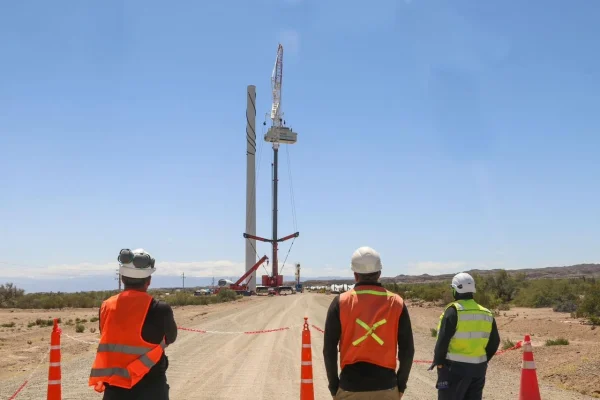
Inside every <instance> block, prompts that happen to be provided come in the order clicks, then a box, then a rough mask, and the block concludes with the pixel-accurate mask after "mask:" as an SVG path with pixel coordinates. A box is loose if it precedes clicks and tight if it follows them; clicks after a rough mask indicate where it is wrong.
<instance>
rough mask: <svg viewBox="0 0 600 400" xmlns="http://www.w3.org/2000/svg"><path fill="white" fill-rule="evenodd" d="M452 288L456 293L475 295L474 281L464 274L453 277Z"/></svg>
mask: <svg viewBox="0 0 600 400" xmlns="http://www.w3.org/2000/svg"><path fill="white" fill-rule="evenodd" d="M450 286H452V287H453V288H454V289H455V290H456V292H457V293H475V279H473V277H472V276H471V275H469V274H467V273H466V272H461V273H459V274H456V275H454V278H452V284H451V285H450Z"/></svg>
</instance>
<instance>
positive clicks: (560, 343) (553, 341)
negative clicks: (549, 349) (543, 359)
mask: <svg viewBox="0 0 600 400" xmlns="http://www.w3.org/2000/svg"><path fill="white" fill-rule="evenodd" d="M568 344H569V340H568V339H565V338H558V339H548V340H546V346H566V345H568Z"/></svg>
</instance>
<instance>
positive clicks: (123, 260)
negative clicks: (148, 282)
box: [117, 249, 156, 279]
mask: <svg viewBox="0 0 600 400" xmlns="http://www.w3.org/2000/svg"><path fill="white" fill-rule="evenodd" d="M117 260H118V261H119V264H120V266H119V273H120V274H121V275H123V276H126V277H129V278H137V279H143V278H147V277H149V276H150V275H152V274H153V273H154V272H155V271H156V268H154V262H155V260H154V257H152V255H150V253H148V252H147V251H146V250H144V249H135V250H133V251H132V250H129V249H123V250H121V252H120V253H119V257H117Z"/></svg>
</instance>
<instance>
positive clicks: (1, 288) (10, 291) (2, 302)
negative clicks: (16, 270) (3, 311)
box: [0, 283, 25, 308]
mask: <svg viewBox="0 0 600 400" xmlns="http://www.w3.org/2000/svg"><path fill="white" fill-rule="evenodd" d="M24 295H25V290H23V289H19V288H17V287H16V286H15V285H13V284H12V283H7V284H5V285H0V308H12V307H16V305H17V303H18V302H19V300H20V299H21V298H22V297H23V296H24Z"/></svg>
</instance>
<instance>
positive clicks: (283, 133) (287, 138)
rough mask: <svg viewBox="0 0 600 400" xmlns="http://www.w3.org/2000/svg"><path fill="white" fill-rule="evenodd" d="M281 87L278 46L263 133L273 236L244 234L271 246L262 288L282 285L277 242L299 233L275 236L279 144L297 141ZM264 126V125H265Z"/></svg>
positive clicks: (281, 57)
mask: <svg viewBox="0 0 600 400" xmlns="http://www.w3.org/2000/svg"><path fill="white" fill-rule="evenodd" d="M282 85H283V46H282V45H281V44H279V46H278V47H277V57H276V59H275V66H274V67H273V73H272V74H271V92H272V96H273V103H272V105H271V115H270V117H271V127H270V128H269V130H268V131H267V133H265V136H264V139H265V141H266V142H271V143H273V186H272V187H273V236H272V238H271V239H265V238H261V237H258V236H254V235H249V234H244V237H246V238H248V239H255V240H260V241H262V242H268V243H271V244H272V245H273V258H272V267H273V273H272V276H270V277H269V276H268V275H264V276H263V282H262V284H263V286H270V287H277V286H281V285H282V284H283V276H281V275H279V263H278V258H277V247H278V243H279V242H284V241H286V240H289V239H292V238H294V239H295V238H297V237H298V236H299V235H300V233H299V232H296V233H292V234H291V235H288V236H285V237H283V238H278V236H277V189H278V187H277V183H278V180H279V179H278V177H277V172H278V151H279V145H280V144H294V143H296V141H297V136H298V135H297V133H296V132H293V131H292V130H291V129H290V128H289V127H287V126H285V121H284V119H283V111H282V109H281V93H282ZM265 124H266V123H265Z"/></svg>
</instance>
